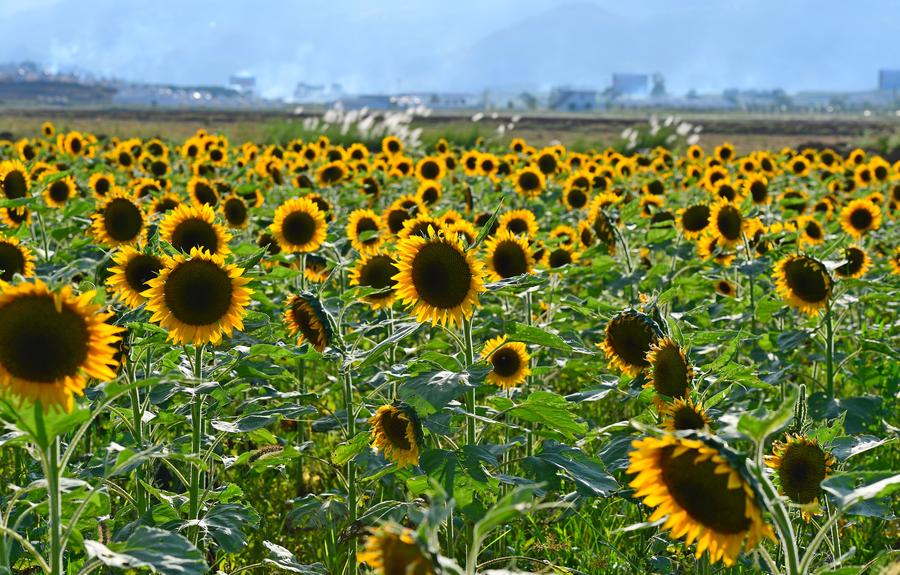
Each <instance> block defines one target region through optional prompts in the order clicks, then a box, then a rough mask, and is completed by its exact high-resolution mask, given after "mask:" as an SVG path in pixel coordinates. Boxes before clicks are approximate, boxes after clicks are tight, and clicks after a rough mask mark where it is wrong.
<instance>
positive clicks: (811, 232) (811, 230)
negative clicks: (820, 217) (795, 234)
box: [804, 222, 822, 240]
mask: <svg viewBox="0 0 900 575" xmlns="http://www.w3.org/2000/svg"><path fill="white" fill-rule="evenodd" d="M804 231H805V232H806V235H807V236H809V237H810V238H812V239H814V240H818V239H820V238H821V237H822V228H821V227H819V224H818V223H816V222H808V223H807V224H806V227H805V228H804Z"/></svg>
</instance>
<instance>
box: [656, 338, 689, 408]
mask: <svg viewBox="0 0 900 575" xmlns="http://www.w3.org/2000/svg"><path fill="white" fill-rule="evenodd" d="M646 361H647V364H648V368H647V371H648V374H647V383H646V384H644V387H646V388H651V387H652V388H653V389H654V390H655V391H656V393H658V394H659V395H662V396H665V397H672V398H675V399H680V398H683V397H687V394H688V392H689V391H690V389H691V382H692V381H693V379H694V368H693V367H692V366H691V364H690V362H689V361H688V360H687V356H685V353H684V350H682V349H681V347H680V346H679V345H678V344H677V343H675V341H674V340H672V339H671V338H668V337H665V338H661V339H659V340H657V341H656V342H655V343H654V344H652V345H651V346H650V350H649V351H648V352H647V355H646Z"/></svg>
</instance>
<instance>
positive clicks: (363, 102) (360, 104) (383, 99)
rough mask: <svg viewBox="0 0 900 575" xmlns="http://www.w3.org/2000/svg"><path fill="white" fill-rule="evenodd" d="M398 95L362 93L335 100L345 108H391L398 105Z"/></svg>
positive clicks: (336, 103)
mask: <svg viewBox="0 0 900 575" xmlns="http://www.w3.org/2000/svg"><path fill="white" fill-rule="evenodd" d="M396 98H397V97H396V96H388V95H386V94H360V95H359V96H348V97H345V98H340V99H338V100H336V101H335V105H337V106H340V107H341V108H343V109H345V110H362V109H363V108H366V109H368V110H390V109H392V108H395V107H396V106H397V100H396Z"/></svg>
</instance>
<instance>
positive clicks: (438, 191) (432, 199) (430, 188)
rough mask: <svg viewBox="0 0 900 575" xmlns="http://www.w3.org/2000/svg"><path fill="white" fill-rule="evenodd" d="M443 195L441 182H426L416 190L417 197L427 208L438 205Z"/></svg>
mask: <svg viewBox="0 0 900 575" xmlns="http://www.w3.org/2000/svg"><path fill="white" fill-rule="evenodd" d="M441 195H443V188H442V187H441V184H440V182H436V181H434V180H425V181H423V182H422V183H421V184H419V187H418V188H417V189H416V197H417V198H419V200H420V201H421V202H422V203H423V204H425V205H426V206H433V205H434V204H436V203H438V201H440V199H441Z"/></svg>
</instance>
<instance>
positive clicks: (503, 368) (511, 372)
mask: <svg viewBox="0 0 900 575" xmlns="http://www.w3.org/2000/svg"><path fill="white" fill-rule="evenodd" d="M481 359H483V360H485V361H487V362H488V363H490V364H491V371H490V372H489V373H488V374H487V378H486V379H487V381H488V383H492V384H494V385H496V386H497V387H502V388H503V389H509V388H512V387H515V386H517V385H519V384H521V383H522V382H524V381H525V379H526V378H527V377H528V376H529V375H531V368H530V367H529V365H528V363H529V361H530V360H531V355H530V354H529V353H528V348H526V347H525V344H524V343H522V342H518V341H507V340H506V336H505V335H500V336H497V337H495V338H493V339H490V340H488V342H487V343H485V344H484V349H482V350H481Z"/></svg>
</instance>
